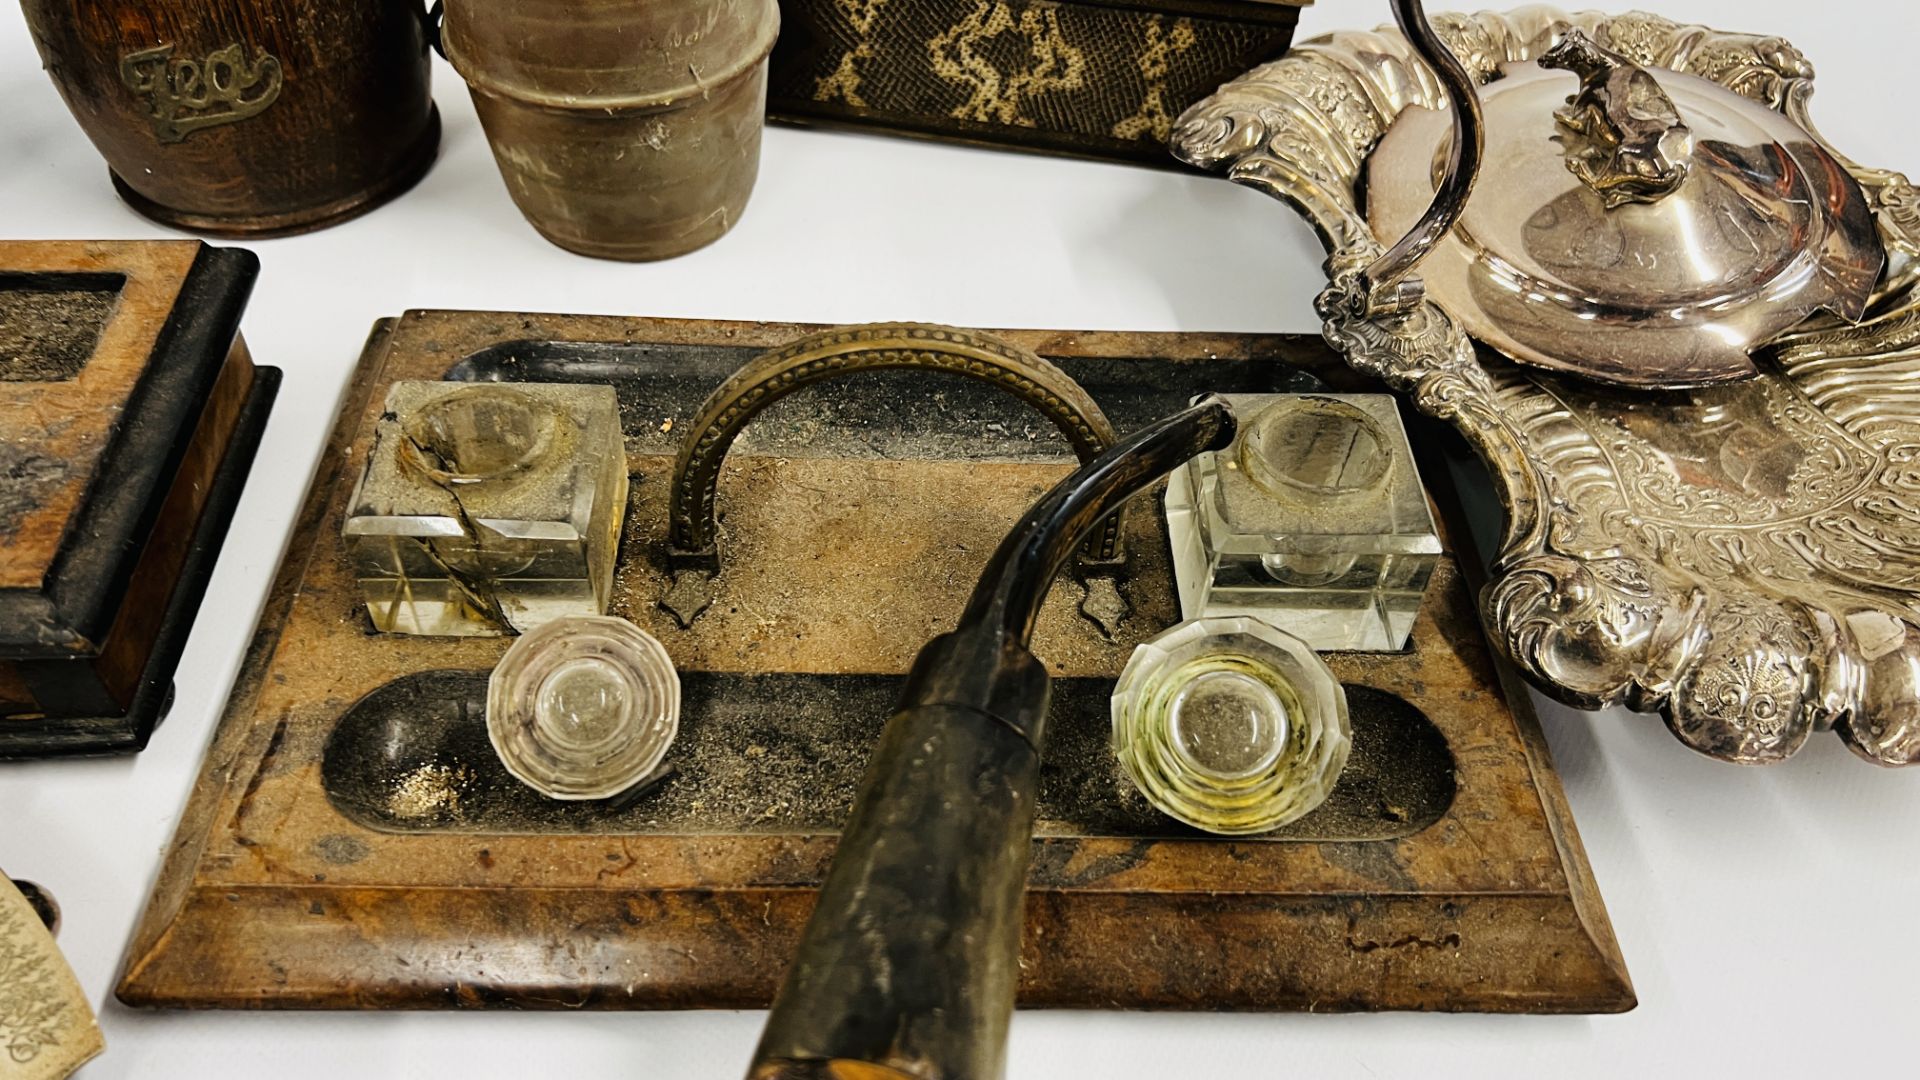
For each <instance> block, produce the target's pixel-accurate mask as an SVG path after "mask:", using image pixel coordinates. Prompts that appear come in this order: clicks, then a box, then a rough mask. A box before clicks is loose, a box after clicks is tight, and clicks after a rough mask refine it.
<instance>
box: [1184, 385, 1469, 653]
mask: <svg viewBox="0 0 1920 1080" xmlns="http://www.w3.org/2000/svg"><path fill="white" fill-rule="evenodd" d="M1225 396H1226V399H1227V400H1228V401H1229V402H1231V403H1232V405H1233V406H1234V409H1235V411H1236V412H1237V414H1238V415H1239V417H1240V434H1239V436H1238V437H1237V438H1235V439H1234V441H1233V444H1232V445H1231V446H1229V447H1227V448H1226V449H1225V450H1221V451H1218V452H1215V453H1208V454H1201V455H1200V456H1198V457H1196V458H1194V459H1193V460H1192V461H1191V462H1189V463H1188V464H1187V465H1186V466H1185V467H1183V468H1181V469H1179V470H1178V471H1176V472H1175V473H1174V474H1173V476H1172V477H1170V478H1169V479H1168V482H1167V497H1166V511H1167V531H1168V534H1169V537H1170V539H1171V541H1172V544H1173V564H1174V576H1175V578H1176V579H1177V581H1178V583H1179V590H1180V611H1181V614H1182V616H1183V617H1185V618H1187V619H1199V618H1205V617H1210V616H1231V615H1253V616H1257V617H1260V618H1262V619H1265V620H1266V621H1268V622H1270V623H1272V624H1273V625H1275V626H1278V627H1281V628H1282V629H1285V630H1286V631H1288V632H1289V633H1291V634H1293V635H1295V636H1297V637H1299V638H1301V639H1302V640H1304V641H1306V642H1307V643H1308V644H1309V645H1311V646H1313V647H1314V648H1315V649H1320V650H1369V651H1396V650H1399V649H1402V648H1404V647H1405V646H1406V643H1407V637H1408V635H1409V634H1410V633H1411V632H1412V630H1413V622H1414V617H1415V616H1416V615H1417V614H1418V613H1419V610H1420V598H1421V595H1422V594H1423V593H1424V592H1425V591H1426V587H1427V579H1428V578H1429V577H1430V576H1431V575H1432V573H1433V568H1434V564H1435V563H1436V562H1437V561H1438V560H1439V557H1440V539H1439V536H1438V535H1437V534H1436V532H1435V530H1434V523H1433V512H1432V510H1431V508H1429V506H1428V505H1427V497H1426V492H1425V491H1424V489H1423V488H1422V487H1421V485H1420V476H1419V473H1418V471H1417V470H1416V469H1415V467H1414V463H1413V450H1412V447H1411V446H1409V444H1408V442H1407V435H1406V430H1405V429H1404V428H1403V427H1402V426H1401V424H1400V414H1399V411H1398V410H1397V409H1396V407H1395V405H1394V399H1393V398H1392V397H1391V396H1390V395H1386V394H1319V393H1315V394H1229V395H1225Z"/></svg>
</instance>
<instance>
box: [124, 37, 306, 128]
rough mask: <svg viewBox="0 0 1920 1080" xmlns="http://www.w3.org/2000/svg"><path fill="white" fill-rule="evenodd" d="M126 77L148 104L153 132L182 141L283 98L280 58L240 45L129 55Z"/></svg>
mask: <svg viewBox="0 0 1920 1080" xmlns="http://www.w3.org/2000/svg"><path fill="white" fill-rule="evenodd" d="M120 81H121V82H123V83H125V84H126V85H127V88H128V89H130V90H132V91H133V92H134V93H136V94H139V95H140V96H141V97H142V98H144V99H145V101H146V104H147V114H148V116H149V118H150V119H151V120H152V121H153V133H154V134H155V135H157V136H159V139H160V141H161V142H163V143H177V142H180V141H182V140H184V139H185V138H186V137H187V136H189V135H191V134H193V133H194V132H196V131H200V130H202V129H204V128H210V127H218V126H219V125H221V124H233V123H238V122H239V121H241V120H245V119H246V118H248V117H250V116H258V115H259V114H260V113H261V112H263V111H264V110H265V109H266V107H267V106H269V105H271V104H273V103H274V101H275V99H277V98H279V96H280V86H281V84H282V82H283V81H284V76H283V73H282V72H281V70H280V61H279V60H277V59H275V58H274V57H273V55H272V54H270V53H268V52H266V51H265V50H257V51H256V52H255V54H254V56H253V57H252V58H251V59H249V58H248V56H247V49H246V47H245V46H243V45H240V44H238V43H235V44H232V45H228V46H226V47H225V48H221V49H215V50H213V51H212V52H210V53H208V54H207V55H206V56H205V57H204V58H201V59H198V60H195V59H192V58H188V57H180V58H176V57H175V56H174V47H173V45H171V44H165V45H155V46H154V47H152V48H150V49H141V50H139V51H138V52H131V53H128V54H127V55H126V56H124V57H122V58H121V59H120Z"/></svg>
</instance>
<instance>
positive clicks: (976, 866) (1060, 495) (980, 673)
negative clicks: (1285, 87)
mask: <svg viewBox="0 0 1920 1080" xmlns="http://www.w3.org/2000/svg"><path fill="white" fill-rule="evenodd" d="M1234 426H1235V425H1234V417H1233V414H1232V412H1231V411H1230V410H1229V408H1228V407H1227V405H1226V404H1225V403H1224V402H1222V401H1221V400H1220V399H1218V398H1210V399H1208V400H1207V401H1204V402H1202V403H1201V404H1199V405H1196V406H1193V407H1192V408H1189V409H1187V410H1185V411H1184V412H1180V413H1177V414H1175V415H1173V416H1170V417H1167V418H1166V419H1164V420H1161V421H1158V422H1157V423H1154V424H1151V425H1149V426H1147V427H1145V428H1142V429H1140V430H1139V431H1137V432H1135V433H1134V434H1132V435H1130V436H1128V438H1127V440H1126V441H1125V442H1123V443H1121V444H1119V445H1117V446H1115V447H1114V448H1113V449H1111V450H1109V451H1107V452H1106V453H1104V454H1102V455H1100V456H1099V457H1098V458H1096V459H1095V460H1094V461H1092V462H1090V463H1088V464H1086V465H1084V466H1082V467H1081V468H1079V469H1078V470H1076V471H1075V472H1074V473H1073V475H1071V476H1069V477H1067V478H1066V479H1065V480H1062V481H1061V482H1060V483H1058V484H1056V485H1054V487H1053V489H1052V490H1050V491H1048V492H1047V494H1046V495H1045V496H1043V497H1042V498H1041V499H1040V501H1039V502H1037V503H1035V504H1034V505H1033V507H1032V508H1031V509H1029V510H1028V511H1027V513H1026V514H1025V515H1024V516H1023V517H1022V518H1021V519H1020V522H1019V524H1017V525H1015V526H1014V527H1013V530H1012V531H1011V532H1010V533H1008V534H1007V537H1006V539H1005V540H1003V541H1001V544H1000V546H999V548H997V549H996V550H995V551H994V554H993V557H992V558H991V559H990V560H988V562H987V567H986V569H985V570H983V571H982V572H981V574H980V582H979V584H978V585H977V586H975V588H974V592H973V598H972V599H971V600H970V601H969V602H968V604H967V609H966V612H965V613H964V614H963V615H961V617H960V624H959V626H958V627H956V628H955V629H954V631H953V632H952V633H951V634H947V635H945V636H942V637H938V638H935V639H934V640H933V641H932V642H930V643H929V644H928V645H927V647H926V648H924V649H922V650H921V651H920V655H919V657H918V658H917V659H916V660H915V661H914V664H913V670H912V672H911V673H910V674H909V675H908V677H907V685H906V688H905V689H904V690H903V691H902V693H901V696H900V705H899V707H898V709H897V710H896V711H895V712H894V714H893V717H892V718H891V719H890V720H888V722H887V726H886V728H885V730H884V731H882V733H881V735H880V744H879V746H878V747H876V748H875V750H874V753H873V757H872V758H871V759H870V760H869V761H868V763H867V772H866V778H865V779H864V780H863V781H862V782H861V786H860V792H859V794H858V796H856V797H855V799H854V804H853V809H852V810H851V811H850V812H849V814H848V816H847V823H846V827H845V828H844V829H843V830H842V831H841V834H840V843H839V846H838V848H836V849H835V851H834V856H833V865H832V866H831V867H830V868H829V869H828V871H827V877H826V880H825V881H824V882H823V883H822V884H821V887H820V898H819V901H818V903H817V904H815V906H814V909H813V914H812V916H811V917H810V918H809V919H808V920H807V927H806V930H805V931H804V933H803V934H802V935H801V939H800V944H799V947H798V949H797V950H796V952H795V954H794V959H793V964H792V966H791V967H789V968H788V970H787V976H786V980H785V982H784V983H783V985H782V987H781V989H780V993H779V995H778V996H777V997H776V998H775V999H774V1003H773V1008H772V1010H771V1011H770V1012H769V1013H768V1014H767V1026H766V1029H765V1031H764V1032H763V1033H762V1035H761V1038H760V1045H759V1047H758V1048H757V1049H756V1050H755V1051H754V1057H753V1063H752V1065H751V1066H750V1068H749V1071H748V1074H747V1075H748V1077H749V1080H996V1078H997V1077H999V1076H1000V1075H1001V1071H1002V1066H1003V1063H1004V1061H1005V1057H1006V1042H1007V1028H1008V1024H1009V1022H1010V1020H1011V1018H1012V1016H1013V1005H1014V995H1015V992H1016V990H1017V988H1018V984H1019V976H1020V938H1021V930H1022V928H1023V926H1024V920H1023V917H1022V905H1023V901H1024V898H1025V889H1026V879H1027V862H1028V859H1029V857H1030V855H1031V852H1032V846H1033V818H1034V806H1035V803H1036V801H1037V797H1038V794H1039V787H1040V753H1041V748H1042V747H1043V746H1044V745H1045V743H1046V730H1045V724H1046V716H1047V696H1048V687H1049V683H1048V677H1047V669H1046V665H1045V664H1043V663H1041V662H1040V660H1039V659H1037V658H1036V657H1035V656H1034V655H1033V653H1032V652H1031V651H1030V650H1029V649H1028V644H1029V642H1030V641H1031V639H1032V635H1033V627H1034V621H1035V619H1036V618H1037V617H1038V615H1039V611H1040V604H1041V602H1042V601H1043V600H1044V599H1045V597H1046V595H1047V585H1048V583H1049V582H1051V581H1052V580H1053V577H1054V575H1055V574H1056V573H1057V572H1058V571H1059V569H1060V567H1061V564H1062V563H1064V562H1065V561H1066V560H1067V558H1068V553H1069V552H1071V551H1072V550H1073V547H1074V545H1075V544H1076V543H1077V542H1078V541H1079V540H1080V538H1081V537H1084V536H1086V535H1088V534H1089V533H1091V532H1092V531H1093V530H1094V528H1095V527H1096V525H1097V523H1099V522H1101V521H1103V520H1109V519H1110V518H1111V517H1112V515H1113V514H1114V513H1115V512H1116V511H1117V510H1118V508H1119V507H1120V506H1121V505H1123V504H1124V503H1125V502H1126V501H1127V500H1128V499H1131V498H1134V497H1135V496H1137V495H1139V494H1140V493H1141V492H1143V491H1146V490H1148V489H1150V488H1151V487H1152V486H1153V484H1154V483H1155V482H1156V481H1158V480H1159V479H1160V478H1161V477H1163V476H1165V475H1166V474H1167V473H1169V472H1171V471H1173V470H1174V469H1175V468H1177V467H1178V466H1179V465H1180V464H1181V463H1182V462H1185V461H1186V460H1187V459H1189V458H1191V457H1193V456H1194V455H1195V454H1198V453H1201V452H1203V451H1207V450H1218V449H1220V448H1221V447H1223V446H1225V445H1227V444H1228V443H1229V442H1231V441H1232V440H1233V434H1234Z"/></svg>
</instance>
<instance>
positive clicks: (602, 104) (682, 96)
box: [440, 3, 780, 113]
mask: <svg viewBox="0 0 1920 1080" xmlns="http://www.w3.org/2000/svg"><path fill="white" fill-rule="evenodd" d="M767 7H768V10H770V11H771V12H772V17H771V18H768V19H764V20H761V24H762V30H761V33H760V35H759V36H758V37H756V38H754V39H752V41H751V42H750V43H749V46H748V51H747V52H744V53H742V54H741V56H740V57H739V58H738V59H737V60H736V61H735V62H734V63H733V64H731V65H729V66H728V67H727V68H726V70H724V71H722V72H721V73H720V74H718V75H714V76H696V77H695V78H694V80H693V81H692V82H689V83H686V84H685V85H682V86H676V87H673V88H671V89H668V90H662V91H656V92H653V93H648V94H609V95H599V94H595V95H579V94H554V93H551V92H549V91H547V90H545V89H543V88H541V87H537V86H528V85H524V84H519V83H511V82H507V81H504V80H501V79H497V78H494V77H493V76H492V75H490V74H488V73H486V72H484V71H481V70H480V69H479V68H478V67H476V66H475V65H474V64H473V62H472V61H471V60H470V59H468V58H466V57H464V56H463V55H462V54H461V52H460V48H459V46H458V44H457V41H458V39H459V34H457V33H455V32H453V31H452V30H451V29H450V28H451V27H452V26H455V25H457V24H456V23H455V22H454V20H453V17H452V15H451V14H449V15H448V16H447V17H446V23H445V24H444V25H443V26H442V28H441V34H440V52H441V55H443V56H445V57H446V58H447V63H449V64H452V65H453V70H454V71H456V72H458V73H459V75H460V77H461V78H462V79H465V80H466V82H467V85H468V86H469V87H471V88H473V89H474V90H477V91H480V92H481V93H485V94H491V95H492V96H494V97H500V98H507V99H509V100H512V101H517V102H521V103H523V104H527V105H538V106H542V107H544V108H549V109H557V110H562V111H567V112H572V111H575V110H586V111H593V112H618V113H628V112H659V111H664V110H667V109H672V108H677V107H679V106H681V105H684V104H686V103H688V102H689V101H691V100H693V99H696V98H702V97H705V96H706V95H708V94H710V93H712V92H713V91H714V89H715V88H717V87H721V86H726V85H729V84H731V83H733V82H736V81H738V80H740V79H743V78H746V77H747V76H749V75H751V74H752V73H753V71H754V69H755V68H758V67H759V66H760V65H761V64H763V63H765V62H766V60H767V57H768V56H770V55H772V53H773V43H774V41H775V40H776V39H778V38H779V36H780V7H779V5H778V4H771V3H770V4H768V5H767Z"/></svg>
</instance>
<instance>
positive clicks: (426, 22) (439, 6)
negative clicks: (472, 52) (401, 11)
mask: <svg viewBox="0 0 1920 1080" xmlns="http://www.w3.org/2000/svg"><path fill="white" fill-rule="evenodd" d="M446 19H447V0H433V6H432V7H430V8H428V9H427V10H426V11H424V12H422V13H421V14H420V22H421V25H423V26H425V27H426V31H427V45H428V46H430V47H431V48H432V49H433V51H434V52H437V53H439V54H440V59H442V60H445V59H446V58H447V47H446V46H445V45H444V44H442V43H441V40H440V26H441V24H442V23H444V22H446Z"/></svg>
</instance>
